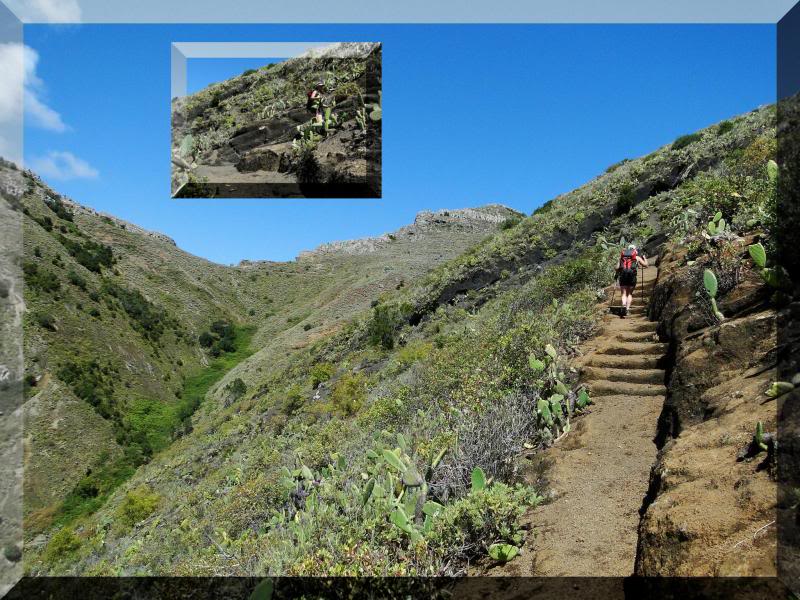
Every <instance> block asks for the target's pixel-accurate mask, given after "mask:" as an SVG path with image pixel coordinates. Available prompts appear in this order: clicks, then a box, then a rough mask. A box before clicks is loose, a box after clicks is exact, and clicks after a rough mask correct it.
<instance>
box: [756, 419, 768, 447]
mask: <svg viewBox="0 0 800 600" xmlns="http://www.w3.org/2000/svg"><path fill="white" fill-rule="evenodd" d="M753 442H754V443H755V445H756V447H758V448H760V449H761V450H764V451H766V450H767V445H766V444H765V443H764V424H763V423H762V422H761V421H759V422H758V423H757V424H756V434H755V435H754V436H753Z"/></svg>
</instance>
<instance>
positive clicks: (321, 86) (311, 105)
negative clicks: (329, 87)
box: [306, 81, 325, 123]
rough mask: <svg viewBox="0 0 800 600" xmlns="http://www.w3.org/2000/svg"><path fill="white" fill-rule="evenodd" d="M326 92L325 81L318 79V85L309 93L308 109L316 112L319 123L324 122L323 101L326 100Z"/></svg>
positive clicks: (315, 118) (316, 119) (315, 117)
mask: <svg viewBox="0 0 800 600" xmlns="http://www.w3.org/2000/svg"><path fill="white" fill-rule="evenodd" d="M324 93H325V82H324V81H318V82H317V85H316V87H315V88H314V89H312V90H311V91H310V92H308V94H307V96H308V99H307V100H306V109H307V110H308V111H310V112H313V113H314V120H315V121H316V122H317V123H322V102H323V100H324V96H323V94H324Z"/></svg>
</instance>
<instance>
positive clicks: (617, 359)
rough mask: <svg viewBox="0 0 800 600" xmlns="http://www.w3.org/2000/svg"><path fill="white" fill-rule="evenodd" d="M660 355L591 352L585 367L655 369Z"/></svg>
mask: <svg viewBox="0 0 800 600" xmlns="http://www.w3.org/2000/svg"><path fill="white" fill-rule="evenodd" d="M660 358H661V357H659V356H656V355H654V354H645V355H634V356H630V355H628V356H626V355H622V354H593V355H592V356H590V357H589V358H588V359H587V361H586V366H587V367H601V368H609V369H627V370H634V369H645V370H650V369H657V368H658V361H659V359H660Z"/></svg>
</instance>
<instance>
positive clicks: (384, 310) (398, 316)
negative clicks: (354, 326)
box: [367, 304, 412, 350]
mask: <svg viewBox="0 0 800 600" xmlns="http://www.w3.org/2000/svg"><path fill="white" fill-rule="evenodd" d="M411 311H412V307H411V305H408V304H404V305H402V306H400V307H397V306H394V305H387V304H379V305H377V306H376V307H375V308H373V309H372V319H371V320H370V322H369V325H368V326H367V335H368V336H369V342H370V344H372V345H373V346H378V345H380V346H382V347H383V348H384V349H386V350H391V349H392V348H394V336H395V333H396V332H397V330H398V329H399V328H400V326H401V325H402V324H403V323H404V322H405V320H406V318H407V317H408V315H409V314H410V313H411Z"/></svg>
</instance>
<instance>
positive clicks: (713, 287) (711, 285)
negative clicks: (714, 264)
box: [703, 269, 725, 321]
mask: <svg viewBox="0 0 800 600" xmlns="http://www.w3.org/2000/svg"><path fill="white" fill-rule="evenodd" d="M703 285H704V286H705V288H706V292H708V296H709V298H711V308H712V310H713V312H714V316H715V317H716V318H717V319H719V320H720V321H722V320H723V319H724V318H725V315H723V314H722V313H721V312H720V310H719V308H717V290H718V287H719V286H718V284H717V276H716V275H714V271H712V270H711V269H706V270H705V272H704V273H703Z"/></svg>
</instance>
